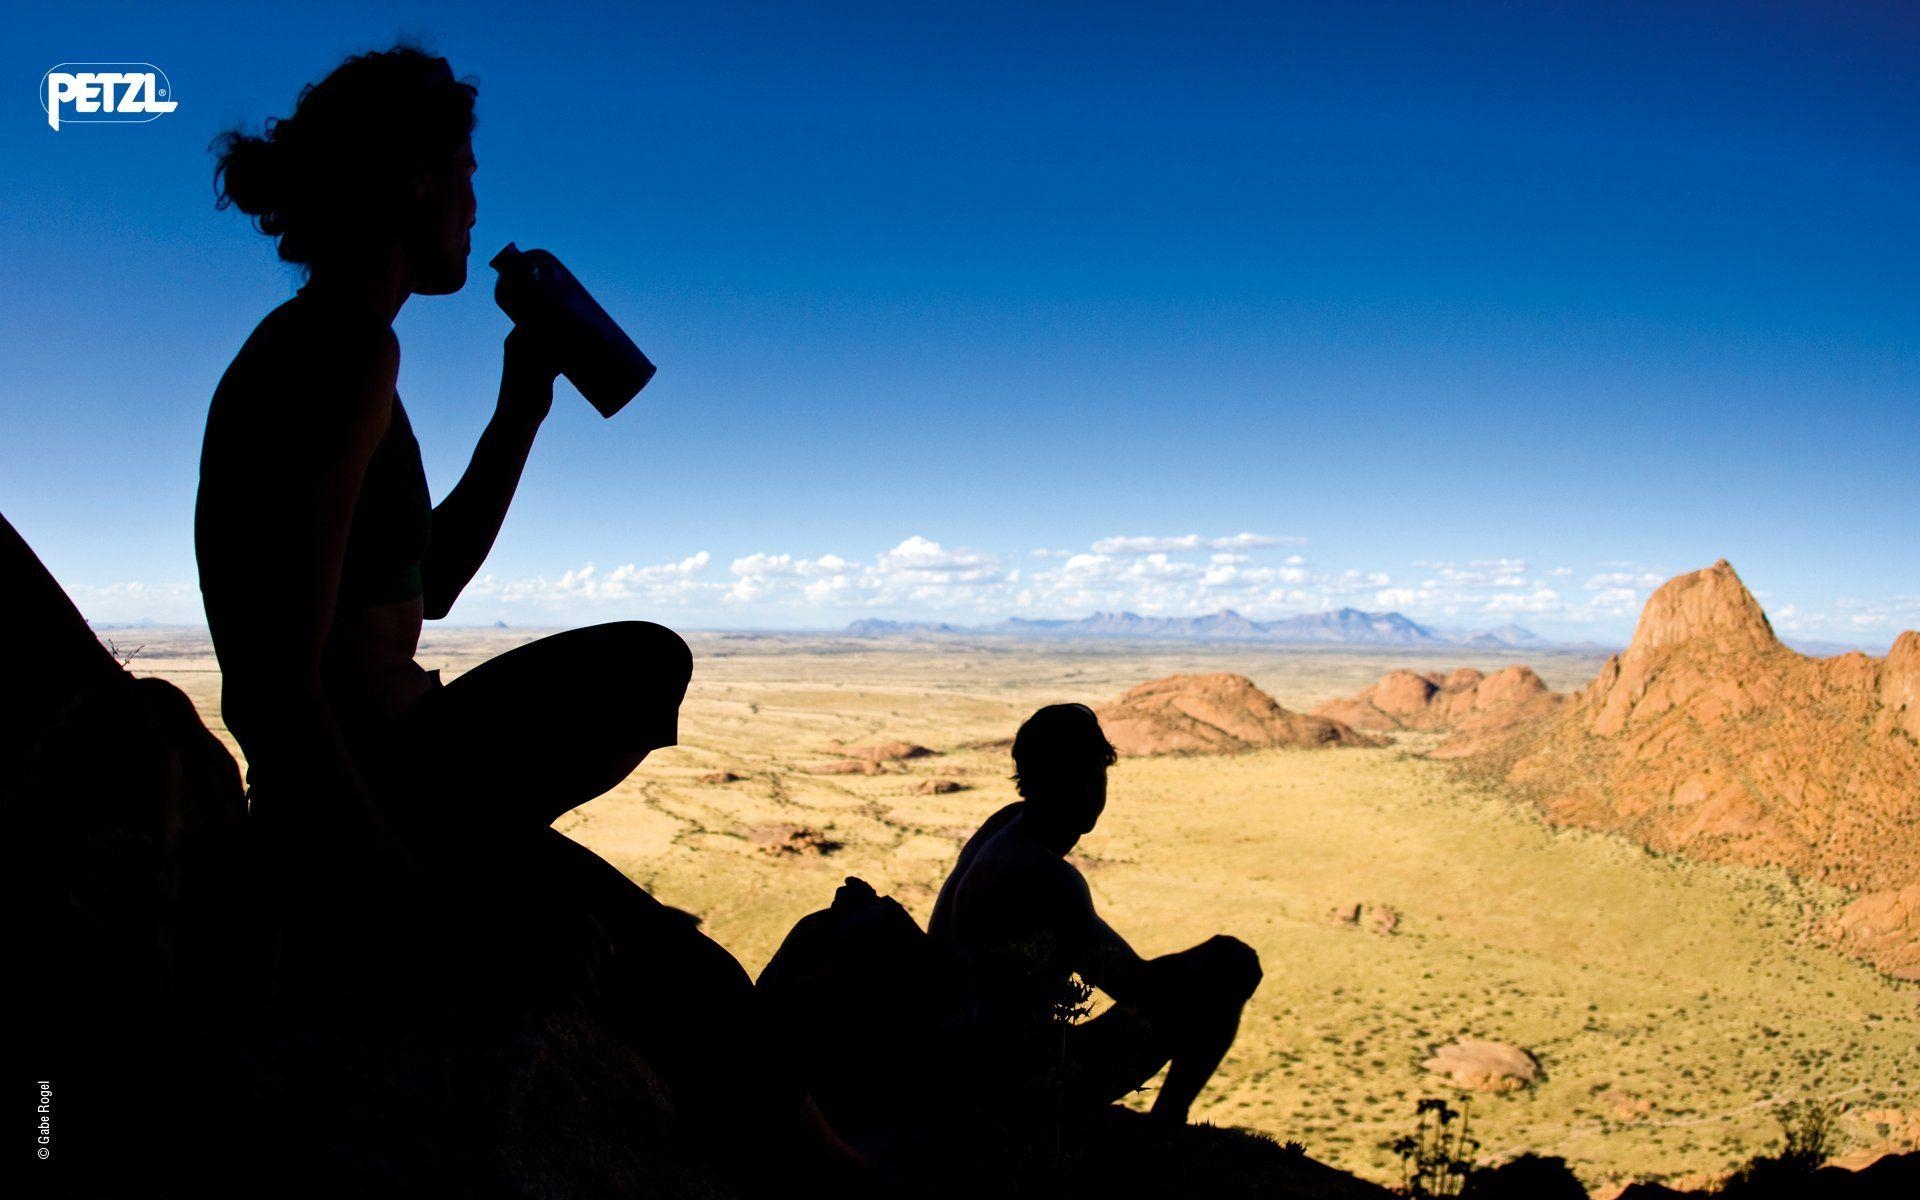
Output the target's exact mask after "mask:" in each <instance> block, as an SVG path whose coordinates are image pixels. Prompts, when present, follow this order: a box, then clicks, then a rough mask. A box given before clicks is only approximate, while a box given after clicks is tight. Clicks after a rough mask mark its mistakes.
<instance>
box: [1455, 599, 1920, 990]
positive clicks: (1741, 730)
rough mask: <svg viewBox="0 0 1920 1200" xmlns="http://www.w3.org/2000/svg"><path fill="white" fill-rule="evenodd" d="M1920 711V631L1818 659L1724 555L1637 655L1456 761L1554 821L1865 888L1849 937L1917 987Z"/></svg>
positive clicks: (1845, 922)
mask: <svg viewBox="0 0 1920 1200" xmlns="http://www.w3.org/2000/svg"><path fill="white" fill-rule="evenodd" d="M1917 699H1920V635H1916V634H1914V633H1905V634H1902V635H1901V637H1900V639H1899V641H1897V642H1896V643H1895V645H1894V647H1893V651H1892V652H1891V653H1889V654H1888V656H1887V657H1886V658H1885V659H1883V660H1875V659H1873V658H1870V657H1868V656H1867V655H1865V654H1861V653H1858V652H1854V653H1849V654H1843V655H1840V656H1838V657H1835V658H1827V659H1813V658H1808V657H1805V656H1803V655H1800V654H1798V653H1796V652H1794V651H1793V650H1791V649H1788V648H1787V647H1786V646H1784V645H1782V644H1781V643H1780V641H1779V639H1778V638H1777V637H1775V636H1774V631H1773V628H1772V626H1771V625H1770V624H1769V623H1768V621H1767V618H1766V614H1765V613H1764V612H1762V611H1761V609H1760V605H1759V604H1758V603H1757V602H1756V601H1755V600H1754V598H1753V596H1752V595H1751V594H1750V593H1749V592H1748V591H1747V589H1746V587H1745V586H1744V585H1743V584H1742V583H1741V582H1740V579H1739V577H1738V576H1737V575H1736V574H1735V573H1734V570H1733V568H1732V567H1731V566H1729V565H1728V564H1727V563H1726V562H1725V561H1721V562H1718V563H1715V564H1714V565H1713V566H1711V567H1709V568H1707V569H1705V570H1702V571H1695V572H1692V573H1690V574H1686V575H1681V576H1679V577H1677V578H1675V579H1672V580H1670V581H1668V582H1667V583H1666V584H1664V585H1663V586H1662V587H1660V588H1659V590H1657V591H1656V592H1654V594H1653V596H1652V597H1651V598H1650V599H1649V600H1648V601H1647V605H1646V608H1645V610H1644V612H1643V613H1642V614H1641V617H1640V623H1639V627H1638V629H1637V630H1636V632H1635V633H1634V637H1633V641H1632V642H1631V643H1630V644H1629V645H1628V647H1627V649H1626V650H1625V651H1624V652H1622V653H1620V654H1617V655H1615V656H1613V657H1612V658H1610V659H1608V660H1607V662H1606V664H1605V665H1604V666H1603V667H1602V668H1601V670H1600V673H1599V675H1598V677H1597V678H1595V679H1594V681H1593V682H1592V683H1591V684H1589V685H1588V686H1587V687H1586V688H1585V689H1584V690H1583V691H1581V692H1580V693H1578V694H1577V695H1576V696H1575V697H1574V698H1573V699H1572V700H1571V702H1570V703H1567V704H1565V705H1563V706H1560V708H1559V709H1558V711H1556V712H1554V713H1552V714H1551V715H1548V716H1545V717H1544V718H1541V719H1538V720H1535V721H1532V722H1529V723H1525V724H1522V725H1518V726H1515V727H1514V728H1512V729H1509V730H1507V731H1505V732H1504V734H1502V735H1500V736H1496V737H1491V738H1482V739H1481V740H1479V741H1478V742H1477V743H1472V744H1468V745H1466V746H1465V747H1464V748H1462V747H1459V746H1455V747H1454V749H1455V750H1456V751H1457V752H1461V753H1464V754H1466V755H1469V756H1472V757H1475V758H1477V759H1479V760H1480V761H1481V762H1483V763H1484V764H1486V765H1487V766H1489V767H1490V768H1492V769H1494V770H1496V771H1497V772H1498V773H1500V774H1502V775H1504V777H1505V778H1506V779H1507V780H1508V781H1509V782H1511V783H1513V784H1515V785H1518V786H1519V787H1520V788H1521V789H1523V791H1524V792H1525V793H1527V794H1528V795H1530V796H1531V797H1532V798H1534V799H1535V800H1537V801H1538V803H1539V804H1540V805H1541V807H1542V809H1543V810H1544V811H1545V812H1546V814H1547V816H1548V817H1549V818H1551V819H1552V820H1555V821H1558V822H1563V823H1566V824H1572V825H1581V826H1586V827H1589V828H1594V829H1604V830H1609V831H1613V832H1617V833H1622V834H1625V835H1627V836H1629V837H1632V838H1634V839H1635V840H1637V841H1640V842H1642V843H1643V844H1645V845H1647V846H1649V847H1652V848H1653V849H1656V850H1662V851H1671V852H1677V853H1682V854H1686V855H1689V856H1692V857H1696V858H1702V859H1709V860H1718V861H1731V862H1741V863H1748V864H1755V865H1771V866H1779V867H1784V868H1786V869H1787V870H1789V871H1792V872H1794V873H1795V874H1797V875H1800V876H1802V877H1805V878H1810V879H1818V880H1823V881H1826V882H1830V883H1835V884H1839V885H1841V886H1844V887H1847V888H1851V889H1854V890H1857V891H1860V892H1863V893H1866V896H1865V897H1864V898H1863V899H1862V900H1861V901H1860V902H1859V903H1858V904H1856V905H1855V906H1854V908H1853V909H1851V910H1849V912H1848V913H1847V914H1846V915H1845V916H1844V917H1843V918H1842V919H1841V921H1840V922H1839V923H1838V925H1837V926H1836V928H1835V929H1834V930H1833V931H1832V932H1833V933H1834V934H1835V936H1837V937H1838V938H1839V939H1840V941H1841V944H1843V945H1845V946H1847V947H1848V948H1849V949H1851V950H1853V951H1855V952H1856V953H1860V954H1862V955H1863V956H1865V957H1867V958H1868V959H1870V961H1872V962H1874V963H1875V964H1877V965H1878V966H1880V967H1881V968H1883V969H1885V970H1887V971H1890V972H1893V973H1895V974H1901V975H1905V976H1909V977H1914V976H1916V975H1920V922H1916V916H1920V905H1916V904H1915V903H1914V894H1913V885H1915V884H1920V739H1916V735H1915V728H1916V726H1920V707H1917V706H1916V701H1917ZM1449 745H1452V743H1451V742H1450V743H1449Z"/></svg>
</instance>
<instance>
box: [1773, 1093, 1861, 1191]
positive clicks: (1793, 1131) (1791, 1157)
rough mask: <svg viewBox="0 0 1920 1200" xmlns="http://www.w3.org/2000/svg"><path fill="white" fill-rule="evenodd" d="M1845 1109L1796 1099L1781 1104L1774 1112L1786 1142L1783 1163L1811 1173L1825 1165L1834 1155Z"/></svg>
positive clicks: (1814, 1101) (1825, 1102) (1835, 1104)
mask: <svg viewBox="0 0 1920 1200" xmlns="http://www.w3.org/2000/svg"><path fill="white" fill-rule="evenodd" d="M1844 1107H1845V1106H1844V1105H1841V1104H1838V1103H1835V1102H1833V1101H1830V1100H1793V1101H1789V1102H1788V1103H1786V1104H1783V1105H1781V1106H1780V1108H1779V1110H1778V1111H1777V1112H1775V1113H1774V1119H1775V1120H1777V1121H1779V1122H1780V1133H1781V1136H1782V1137H1784V1138H1785V1139H1786V1143H1787V1144H1786V1148H1785V1149H1784V1150H1782V1151H1781V1152H1780V1160H1781V1161H1782V1162H1784V1163H1787V1164H1788V1165H1790V1166H1793V1167H1796V1168H1798V1169H1799V1170H1802V1171H1805V1172H1807V1173H1809V1174H1811V1173H1813V1172H1814V1171H1817V1170H1819V1169H1820V1168H1821V1167H1822V1166H1824V1165H1825V1164H1826V1161H1827V1159H1828V1158H1830V1157H1832V1155H1833V1132H1834V1130H1833V1127H1834V1124H1835V1122H1837V1121H1838V1120H1839V1117H1840V1113H1841V1112H1842V1110H1843V1109H1844Z"/></svg>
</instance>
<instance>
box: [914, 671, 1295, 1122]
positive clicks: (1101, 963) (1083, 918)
mask: <svg viewBox="0 0 1920 1200" xmlns="http://www.w3.org/2000/svg"><path fill="white" fill-rule="evenodd" d="M1114 757H1115V756H1114V749H1113V747H1112V745H1110V744H1109V743H1108V742H1107V739H1106V736H1105V735H1104V734H1103V733H1102V732H1101V730H1100V722H1099V720H1098V718H1096V717H1095V716H1094V713H1093V710H1092V709H1089V708H1087V707H1086V706H1085V705H1083V704H1056V705H1050V706H1048V707H1046V708H1043V709H1041V710H1040V711H1038V712H1036V713H1034V714H1033V716H1032V717H1030V718H1028V720H1027V722H1026V723H1025V724H1024V725H1022V726H1021V727H1020V732H1019V734H1018V736H1016V737H1015V738H1014V742H1013V761H1014V769H1015V772H1016V773H1015V775H1014V779H1015V782H1016V784H1017V786H1018V789H1019V792H1020V796H1021V799H1020V800H1019V801H1017V802H1015V803H1013V804H1010V805H1008V806H1007V807H1005V808H1003V809H1001V810H1000V811H999V812H997V813H995V814H994V815H993V816H992V817H990V818H988V819H987V821H986V823H985V824H984V825H982V826H981V827H980V829H979V831H978V832H976V833H975V834H974V835H973V837H972V838H971V839H969V840H968V842H967V844H966V846H965V847H964V848H963V849H962V850H961V852H960V861H959V862H958V863H957V864H956V865H955V866H954V869H953V873H952V875H950V876H949V877H948V878H947V881H946V884H945V885H944V886H943V887H942V888H941V889H940V897H939V900H938V901H937V902H936V903H935V905H934V910H933V918H932V920H931V921H930V922H929V932H930V933H931V934H932V935H933V936H934V937H935V938H936V939H939V940H941V941H943V942H945V943H947V944H948V945H949V946H951V947H952V948H953V949H954V950H955V951H956V952H957V953H958V954H959V956H960V957H961V959H962V960H963V961H964V963H965V965H966V968H967V972H968V976H969V995H968V999H969V1003H970V1005H971V1010H972V1011H971V1020H970V1037H971V1040H972V1043H973V1046H974V1049H975V1053H976V1055H977V1056H978V1058H977V1062H978V1065H979V1066H980V1067H982V1068H983V1072H982V1073H983V1075H985V1076H987V1077H989V1078H991V1080H992V1082H991V1083H990V1085H989V1086H990V1087H991V1088H992V1089H993V1090H992V1093H991V1095H990V1097H989V1098H988V1102H989V1103H990V1104H994V1103H1000V1104H1004V1105H1005V1106H1006V1107H1008V1108H1021V1107H1022V1106H1024V1108H1025V1110H1026V1111H1027V1112H1029V1113H1030V1114H1032V1115H1048V1114H1047V1113H1046V1111H1045V1110H1053V1111H1054V1112H1060V1111H1065V1112H1067V1113H1090V1112H1092V1111H1094V1110H1096V1109H1098V1108H1100V1107H1103V1106H1105V1105H1108V1104H1111V1103H1113V1102H1114V1101H1116V1100H1118V1099H1120V1098H1121V1097H1122V1096H1125V1095H1126V1094H1127V1093H1128V1092H1131V1091H1135V1090H1137V1089H1139V1088H1141V1087H1142V1086H1144V1085H1145V1084H1146V1083H1147V1081H1148V1080H1150V1079H1152V1078H1153V1076H1154V1075H1155V1074H1157V1073H1158V1072H1159V1070H1160V1068H1161V1067H1163V1066H1167V1065H1168V1063H1169V1062H1171V1064H1172V1066H1171V1068H1170V1069H1169V1070H1168V1072H1167V1079H1166V1083H1165V1085H1164V1086H1163V1087H1162V1088H1161V1089H1160V1093H1159V1095H1158V1096H1157V1097H1156V1098H1155V1100H1154V1103H1153V1110H1152V1111H1153V1115H1154V1116H1155V1117H1158V1118H1162V1119H1165V1120H1168V1121H1172V1122H1184V1121H1185V1120H1186V1119H1187V1113H1188V1110H1189V1109H1190V1108H1191V1107H1192V1105H1193V1102H1194V1098H1195V1097H1197V1096H1198V1095H1199V1094H1200V1089H1201V1088H1202V1087H1204V1086H1205V1085H1206V1082H1207V1080H1208V1079H1209V1078H1210V1077H1211V1076H1212V1075H1213V1072H1214V1069H1215V1068H1216V1067H1218V1066H1219V1065H1220V1059H1221V1057H1222V1056H1223V1055H1224V1054H1225V1053H1226V1051H1227V1047H1228V1046H1230V1045H1231V1044H1232V1043H1233V1038H1234V1034H1235V1032H1236V1031H1237V1030H1238V1029H1239V1024H1240V1010H1241V1008H1242V1007H1243V1006H1244V1005H1245V1003H1246V1001H1247V998H1248V997H1250V996H1251V995H1252V994H1253V990H1254V988H1255V987H1256V986H1257V985H1258V984H1259V982H1260V961H1259V958H1258V956H1256V955H1255V954H1254V952H1253V950H1252V948H1251V947H1249V946H1247V945H1246V944H1245V943H1244V942H1241V941H1238V940H1236V939H1234V938H1231V937H1224V936H1219V937H1213V938H1209V939H1208V940H1207V941H1205V942H1202V943H1201V944H1200V945H1198V946H1195V947H1193V948H1191V949H1188V950H1183V951H1180V952H1179V953H1176V954H1167V955H1163V956H1161V957H1159V958H1151V959H1148V958H1142V957H1140V955H1139V954H1137V953H1135V952H1134V950H1133V948H1132V947H1131V946H1129V945H1128V944H1127V942H1126V939H1124V938H1122V937H1121V936H1120V935H1119V934H1118V933H1116V932H1115V931H1114V930H1113V928H1112V927H1111V926H1109V925H1108V924H1107V923H1106V922H1105V921H1103V920H1101V918H1100V915H1099V914H1098V913H1096V912H1095V911H1094V908H1093V897H1092V894H1091V893H1090V892H1089V891H1088V889H1087V882H1086V880H1085V879H1083V878H1081V875H1080V872H1079V871H1077V870H1075V869H1074V868H1073V866H1072V865H1071V864H1070V863H1068V862H1067V861H1066V854H1067V852H1068V851H1069V850H1071V849H1072V848H1073V846H1074V843H1075V842H1077V841H1078V840H1079V839H1080V837H1081V835H1083V834H1085V833H1087V832H1088V831H1089V830H1091V829H1092V828H1093V826H1094V822H1096V821H1098V820H1099V818H1100V813H1101V811H1102V809H1104V808H1105V806H1106V799H1107V768H1108V767H1109V766H1111V765H1112V764H1113V762H1114ZM1076 975H1077V976H1079V978H1080V979H1081V980H1082V981H1084V982H1085V983H1086V984H1089V985H1091V986H1093V987H1096V988H1098V989H1100V990H1101V991H1103V992H1105V993H1106V994H1107V995H1108V996H1110V997H1112V998H1113V1000H1114V1001H1115V1003H1114V1004H1113V1006H1112V1007H1110V1008H1108V1009H1107V1010H1106V1011H1105V1012H1103V1013H1101V1014H1100V1015H1099V1016H1097V1017H1094V1018H1093V1019H1092V1020H1089V1021H1084V1022H1080V1023H1077V1024H1075V1023H1068V1021H1069V1019H1070V1016H1071V1014H1072V1010H1073V1009H1075V1008H1077V1007H1080V1005H1079V1003H1078V1002H1079V1001H1080V1000H1081V999H1082V998H1084V992H1078V993H1077V992H1076V989H1075V988H1074V987H1073V985H1072V982H1071V981H1072V977H1073V976H1076ZM1036 1106H1037V1108H1038V1110H1039V1111H1036Z"/></svg>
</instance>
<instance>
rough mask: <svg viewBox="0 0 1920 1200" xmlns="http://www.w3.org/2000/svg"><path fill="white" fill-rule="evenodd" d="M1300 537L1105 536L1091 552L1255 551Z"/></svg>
mask: <svg viewBox="0 0 1920 1200" xmlns="http://www.w3.org/2000/svg"><path fill="white" fill-rule="evenodd" d="M1306 542H1307V540H1306V539H1305V538H1300V537H1273V536H1270V535H1268V534H1263V533H1236V534H1231V535H1229V536H1227V537H1213V538H1209V537H1201V536H1200V535H1199V534H1197V533H1186V534H1181V535H1180V536H1178V537H1109V538H1101V539H1100V540H1099V541H1097V542H1095V543H1094V544H1093V547H1092V548H1093V552H1094V553H1095V554H1165V553H1172V552H1175V551H1181V550H1256V549H1261V548H1264V547H1267V546H1282V545H1285V546H1304V545H1306Z"/></svg>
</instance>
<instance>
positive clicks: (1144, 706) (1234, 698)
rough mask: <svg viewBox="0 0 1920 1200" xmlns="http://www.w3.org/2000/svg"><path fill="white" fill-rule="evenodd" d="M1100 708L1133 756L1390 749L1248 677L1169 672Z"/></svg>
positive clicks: (1111, 733) (1112, 735) (1105, 723)
mask: <svg viewBox="0 0 1920 1200" xmlns="http://www.w3.org/2000/svg"><path fill="white" fill-rule="evenodd" d="M1094 711H1095V712H1097V713H1098V714H1099V716H1100V725H1101V728H1102V729H1104V730H1105V731H1106V734H1107V740H1109V741H1111V742H1112V743H1113V745H1114V748H1115V749H1116V750H1118V751H1119V752H1120V753H1121V754H1123V755H1126V756H1128V757H1137V756H1142V755H1149V754H1240V753H1244V752H1246V751H1248V750H1259V749H1264V748H1266V747H1269V746H1300V747H1315V746H1379V745H1384V744H1385V743H1384V742H1383V741H1382V740H1381V739H1379V738H1374V737H1369V736H1368V735H1366V734H1364V733H1358V732H1355V731H1354V730H1353V729H1352V728H1351V727H1350V726H1348V725H1346V724H1345V723H1343V722H1341V721H1337V720H1333V719H1330V718H1327V717H1318V716H1308V715H1307V714H1305V713H1297V712H1291V711H1289V710H1287V709H1285V708H1282V707H1280V705H1279V704H1277V703H1275V701H1274V699H1273V697H1272V696H1269V695H1267V694H1266V693H1265V692H1263V691H1261V690H1260V689H1259V688H1257V687H1255V686H1253V681H1252V680H1251V679H1248V678H1247V677H1246V676H1245V675H1232V674H1225V673H1223V674H1218V675H1169V676H1167V677H1166V678H1165V679H1156V680H1153V681H1152V682H1150V683H1143V684H1141V685H1140V686H1138V687H1136V688H1132V689H1130V690H1129V691H1127V692H1125V693H1123V694H1122V695H1121V696H1120V697H1119V698H1118V699H1116V700H1113V701H1110V702H1109V703H1107V704H1104V705H1101V706H1099V707H1098V708H1096V709H1095V710H1094Z"/></svg>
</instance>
